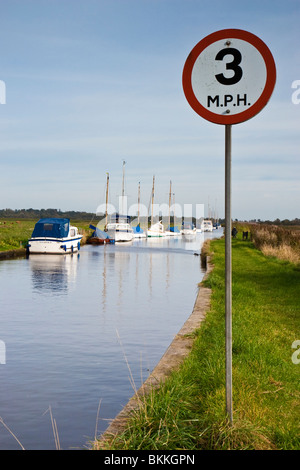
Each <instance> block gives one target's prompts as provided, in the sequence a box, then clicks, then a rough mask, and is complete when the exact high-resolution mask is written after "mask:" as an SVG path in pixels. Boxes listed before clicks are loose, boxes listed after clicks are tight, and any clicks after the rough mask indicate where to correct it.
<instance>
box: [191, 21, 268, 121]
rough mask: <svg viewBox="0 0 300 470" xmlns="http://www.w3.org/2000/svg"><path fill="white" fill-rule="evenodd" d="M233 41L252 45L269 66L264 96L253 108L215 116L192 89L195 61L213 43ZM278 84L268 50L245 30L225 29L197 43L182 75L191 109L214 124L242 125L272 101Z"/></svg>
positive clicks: (259, 40) (262, 95) (261, 96)
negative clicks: (237, 40)
mask: <svg viewBox="0 0 300 470" xmlns="http://www.w3.org/2000/svg"><path fill="white" fill-rule="evenodd" d="M230 38H235V39H242V40H244V41H246V42H249V43H250V44H252V46H254V47H255V48H256V49H257V50H258V51H259V52H260V54H261V55H262V57H263V59H264V62H265V65H266V71H267V79H266V84H265V88H264V90H263V92H262V94H261V95H260V97H259V98H258V100H257V101H256V102H255V103H254V104H253V105H252V106H251V107H250V108H248V109H246V110H245V111H241V112H240V113H238V114H233V115H230V114H216V113H213V112H211V111H208V110H207V109H206V108H204V106H202V105H201V104H200V103H199V101H198V100H197V98H196V96H195V94H194V91H193V88H192V71H193V68H194V65H195V62H196V60H197V59H198V57H199V55H200V54H201V52H202V51H203V50H204V49H206V48H207V47H208V46H210V44H212V43H214V42H216V41H219V40H220V39H230ZM275 82H276V66H275V62H274V58H273V56H272V54H271V52H270V50H269V48H268V47H267V46H266V44H265V43H264V42H263V41H262V40H261V39H260V38H258V37H257V36H255V35H254V34H252V33H249V32H248V31H243V30H242V29H222V30H220V31H216V32H215V33H212V34H209V35H208V36H206V37H205V38H204V39H202V40H201V41H200V42H198V44H196V46H195V47H194V48H193V49H192V51H191V52H190V54H189V56H188V58H187V59H186V62H185V64H184V68H183V74H182V85H183V91H184V94H185V97H186V99H187V101H188V102H189V104H190V106H191V107H192V108H193V110H194V111H195V112H196V113H197V114H199V115H200V116H202V117H203V118H204V119H206V120H208V121H211V122H214V123H215V124H238V123H240V122H244V121H247V120H248V119H251V118H252V117H253V116H255V115H256V114H258V113H259V112H260V111H261V110H262V109H263V108H264V106H265V105H266V104H267V102H268V101H269V99H270V97H271V95H272V92H273V90H274V86H275Z"/></svg>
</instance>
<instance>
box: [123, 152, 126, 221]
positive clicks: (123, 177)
mask: <svg viewBox="0 0 300 470" xmlns="http://www.w3.org/2000/svg"><path fill="white" fill-rule="evenodd" d="M125 163H126V162H125V160H123V176H122V214H123V213H124V205H123V204H124V196H125V184H124V181H125Z"/></svg>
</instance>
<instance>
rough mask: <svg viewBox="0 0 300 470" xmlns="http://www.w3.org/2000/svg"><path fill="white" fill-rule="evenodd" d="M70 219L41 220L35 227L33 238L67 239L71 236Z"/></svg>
mask: <svg viewBox="0 0 300 470" xmlns="http://www.w3.org/2000/svg"><path fill="white" fill-rule="evenodd" d="M69 227H70V219H58V218H47V219H40V220H39V221H38V222H37V223H36V224H35V227H34V230H33V232H32V235H31V238H38V237H42V238H65V237H67V236H68V234H69Z"/></svg>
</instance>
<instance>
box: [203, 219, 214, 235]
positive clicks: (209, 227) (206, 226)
mask: <svg viewBox="0 0 300 470" xmlns="http://www.w3.org/2000/svg"><path fill="white" fill-rule="evenodd" d="M201 230H202V232H212V231H213V224H212V221H211V220H203V222H202V224H201Z"/></svg>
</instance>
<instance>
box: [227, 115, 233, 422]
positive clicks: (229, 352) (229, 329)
mask: <svg viewBox="0 0 300 470" xmlns="http://www.w3.org/2000/svg"><path fill="white" fill-rule="evenodd" d="M231 273H232V266H231V124H226V125H225V343H226V344H225V355H226V412H227V415H228V418H229V420H230V423H232V274H231Z"/></svg>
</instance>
